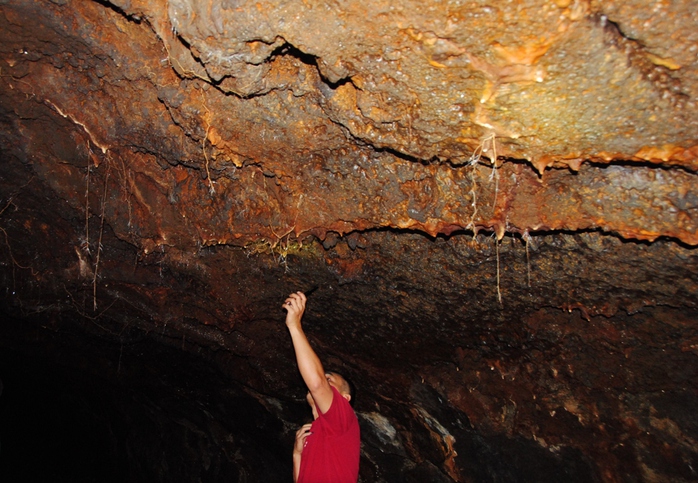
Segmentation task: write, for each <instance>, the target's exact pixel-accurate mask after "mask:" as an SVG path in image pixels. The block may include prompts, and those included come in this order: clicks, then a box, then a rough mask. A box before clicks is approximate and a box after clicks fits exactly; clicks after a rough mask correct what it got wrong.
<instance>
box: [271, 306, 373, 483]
mask: <svg viewBox="0 0 698 483" xmlns="http://www.w3.org/2000/svg"><path fill="white" fill-rule="evenodd" d="M305 303H306V298H305V295H304V294H303V293H302V292H296V293H292V294H291V295H289V296H288V298H287V299H286V301H285V302H284V305H283V308H285V309H286V327H288V331H289V333H290V334H291V340H292V341H293V349H294V350H295V352H296V362H297V363H298V370H299V371H300V373H301V376H303V381H305V385H306V386H308V395H307V396H306V399H307V400H308V404H309V405H310V409H311V410H312V412H313V417H314V419H315V420H314V421H313V422H312V423H309V424H306V425H304V426H303V427H301V428H300V429H299V430H298V432H297V433H296V442H295V444H294V447H293V481H294V482H297V483H356V481H357V480H358V478H359V447H360V435H359V422H358V420H357V419H356V414H355V413H354V410H353V409H352V407H351V406H350V405H349V401H351V387H350V385H349V383H348V382H347V381H346V379H344V378H343V377H342V376H340V375H339V374H337V373H334V372H325V370H324V369H323V367H322V363H321V362H320V358H319V357H318V356H317V354H315V351H314V350H313V348H312V347H311V346H310V343H309V342H308V338H307V337H306V336H305V333H304V332H303V327H302V325H301V319H302V317H303V312H304V311H305Z"/></svg>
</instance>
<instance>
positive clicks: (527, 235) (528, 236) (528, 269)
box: [523, 230, 531, 288]
mask: <svg viewBox="0 0 698 483" xmlns="http://www.w3.org/2000/svg"><path fill="white" fill-rule="evenodd" d="M523 240H524V243H525V244H526V272H527V274H528V288H531V257H530V255H529V253H528V245H529V244H530V242H531V234H530V233H528V230H526V231H525V232H524V234H523Z"/></svg>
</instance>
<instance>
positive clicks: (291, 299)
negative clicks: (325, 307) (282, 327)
mask: <svg viewBox="0 0 698 483" xmlns="http://www.w3.org/2000/svg"><path fill="white" fill-rule="evenodd" d="M305 302H306V298H305V294H303V292H295V293H292V294H291V295H289V296H288V298H287V299H286V300H285V301H284V305H283V306H282V307H283V308H284V309H286V326H287V327H288V328H289V329H290V328H300V326H301V319H302V318H303V312H305Z"/></svg>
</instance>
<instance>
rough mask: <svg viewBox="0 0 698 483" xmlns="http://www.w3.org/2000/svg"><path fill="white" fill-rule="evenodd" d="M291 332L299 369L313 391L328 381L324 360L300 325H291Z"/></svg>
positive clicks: (306, 383)
mask: <svg viewBox="0 0 698 483" xmlns="http://www.w3.org/2000/svg"><path fill="white" fill-rule="evenodd" d="M289 332H290V334H291V341H292V342H293V349H294V350H295V352H296V362H297V363H298V370H299V371H300V373H301V376H302V377H303V381H305V385H306V386H308V389H309V390H310V392H313V391H314V390H315V389H316V388H317V387H319V386H320V385H322V384H325V383H326V379H325V370H324V369H323V367H322V362H321V361H320V358H319V357H318V356H317V354H316V353H315V351H314V350H313V348H312V347H311V346H310V342H308V338H307V337H306V335H305V332H303V329H302V328H301V327H300V326H297V327H290V328H289Z"/></svg>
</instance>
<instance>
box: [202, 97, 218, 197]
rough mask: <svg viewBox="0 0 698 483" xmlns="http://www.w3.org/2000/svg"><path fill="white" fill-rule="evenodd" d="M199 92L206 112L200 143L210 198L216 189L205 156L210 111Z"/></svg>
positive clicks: (209, 125) (209, 127)
mask: <svg viewBox="0 0 698 483" xmlns="http://www.w3.org/2000/svg"><path fill="white" fill-rule="evenodd" d="M200 92H201V105H202V106H203V107H204V109H205V110H206V116H205V117H204V122H206V134H204V139H203V141H201V150H202V151H203V152H204V161H205V165H204V166H205V168H206V179H207V180H208V190H209V193H210V194H211V196H213V195H215V194H216V189H215V188H214V187H213V180H212V179H211V172H210V171H209V169H208V154H206V140H207V139H208V135H209V133H210V132H211V121H210V119H211V111H209V110H208V107H206V98H205V97H204V91H203V90H202V91H200Z"/></svg>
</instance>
